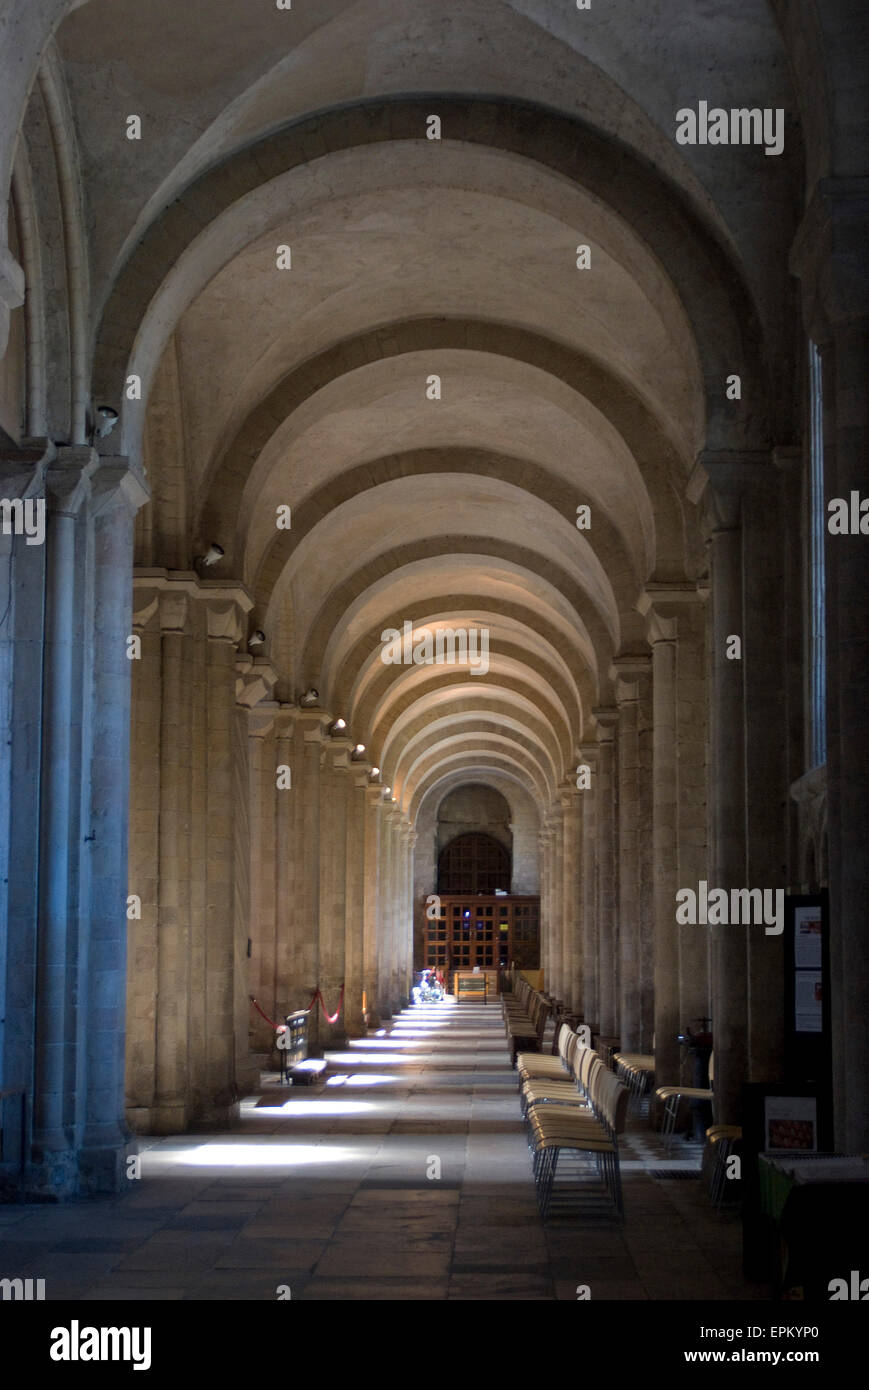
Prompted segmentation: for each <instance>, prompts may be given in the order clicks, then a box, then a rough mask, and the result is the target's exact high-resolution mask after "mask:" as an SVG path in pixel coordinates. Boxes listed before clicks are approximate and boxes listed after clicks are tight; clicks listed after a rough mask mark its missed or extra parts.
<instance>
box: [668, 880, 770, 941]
mask: <svg viewBox="0 0 869 1390" xmlns="http://www.w3.org/2000/svg"><path fill="white" fill-rule="evenodd" d="M676 904H677V906H676V921H677V922H678V923H679V925H680V926H688V925H690V926H697V925H699V926H701V927H705V926H710V927H719V926H721V927H726V926H732V927H739V926H742V927H751V926H755V927H760V926H763V927H765V928H766V933H765V934H766V935H767V936H781V934H782V932H783V931H784V926H785V892H784V889H783V888H731V890H730V892H729V893H728V891H727V889H726V888H710V887H709V885H708V884H707V882H706V880H705V879H701V880H700V883H699V884H698V886H697V892H696V893H695V891H694V889H693V888H680V889H678V891H677V893H676Z"/></svg>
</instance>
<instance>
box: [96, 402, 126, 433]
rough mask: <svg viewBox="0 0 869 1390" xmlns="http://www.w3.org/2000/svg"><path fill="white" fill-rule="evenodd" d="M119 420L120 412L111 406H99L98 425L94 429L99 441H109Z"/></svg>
mask: <svg viewBox="0 0 869 1390" xmlns="http://www.w3.org/2000/svg"><path fill="white" fill-rule="evenodd" d="M119 418H120V417H119V416H118V412H117V411H116V410H114V409H113V408H112V407H111V406H110V405H99V406H97V423H96V427H95V429H94V434H95V435H96V437H97V439H107V438H108V437H109V435H110V434H111V432H112V430H113V429H114V428H115V425H116V424H117V423H118V419H119Z"/></svg>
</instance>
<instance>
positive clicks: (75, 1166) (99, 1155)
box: [4, 1139, 138, 1202]
mask: <svg viewBox="0 0 869 1390" xmlns="http://www.w3.org/2000/svg"><path fill="white" fill-rule="evenodd" d="M137 1150H138V1146H137V1145H136V1143H135V1142H134V1141H133V1142H131V1141H130V1140H127V1139H125V1140H123V1141H122V1142H121V1143H117V1144H104V1145H90V1146H88V1147H87V1148H81V1149H57V1150H52V1151H50V1152H43V1154H42V1155H41V1156H40V1157H37V1158H34V1159H33V1160H32V1161H31V1162H30V1163H28V1165H27V1167H26V1169H25V1172H24V1175H23V1177H22V1178H20V1179H18V1178H14V1179H10V1180H9V1182H8V1183H4V1189H8V1190H9V1193H10V1195H12V1194H15V1195H18V1196H20V1197H23V1199H24V1200H25V1201H26V1202H64V1201H71V1200H74V1199H75V1198H79V1197H97V1196H109V1195H111V1196H119V1195H121V1194H122V1193H124V1192H127V1191H129V1190H130V1189H131V1188H132V1185H133V1181H134V1180H133V1179H131V1178H130V1177H129V1176H128V1164H127V1160H128V1159H129V1158H132V1157H134V1156H135V1154H136V1153H137Z"/></svg>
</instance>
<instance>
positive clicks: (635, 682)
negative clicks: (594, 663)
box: [609, 653, 652, 710]
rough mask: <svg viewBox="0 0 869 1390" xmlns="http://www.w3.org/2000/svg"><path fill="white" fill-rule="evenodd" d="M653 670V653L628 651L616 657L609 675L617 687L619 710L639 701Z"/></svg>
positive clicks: (616, 694)
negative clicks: (643, 687)
mask: <svg viewBox="0 0 869 1390" xmlns="http://www.w3.org/2000/svg"><path fill="white" fill-rule="evenodd" d="M651 672H652V658H651V655H647V654H643V653H637V654H636V655H634V654H629V653H626V654H625V655H624V656H617V657H616V658H615V659H614V661H613V662H612V664H611V666H610V669H609V677H610V680H611V681H612V683H613V686H614V687H615V696H616V705H617V706H618V708H619V710H621V709H622V706H623V705H631V704H636V703H637V701H638V700H639V698H640V694H641V690H642V686H643V685H644V683H645V682H646V681H647V680H648V678H649V676H650V675H651Z"/></svg>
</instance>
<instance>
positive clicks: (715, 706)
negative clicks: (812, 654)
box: [704, 458, 752, 1124]
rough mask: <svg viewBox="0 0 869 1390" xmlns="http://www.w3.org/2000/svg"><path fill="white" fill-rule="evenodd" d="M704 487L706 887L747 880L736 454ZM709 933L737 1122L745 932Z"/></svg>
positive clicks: (721, 1106) (719, 1047)
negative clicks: (737, 653)
mask: <svg viewBox="0 0 869 1390" xmlns="http://www.w3.org/2000/svg"><path fill="white" fill-rule="evenodd" d="M706 471H707V473H708V474H709V475H710V476H711V479H712V487H711V488H708V489H707V491H706V493H705V494H704V496H705V500H706V503H707V508H708V515H709V566H710V600H711V624H710V629H711V633H710V640H711V644H712V652H711V661H710V667H711V679H712V688H711V692H710V695H711V699H710V764H711V765H710V788H711V797H710V812H711V814H710V823H711V827H712V835H711V839H710V855H709V874H710V887H716V888H719V887H720V888H725V889H727V890H728V891H729V890H730V889H731V888H733V887H743V886H745V885H746V884H747V879H748V866H747V860H746V824H745V800H746V791H745V755H744V749H745V690H744V684H743V680H744V667H743V662H742V661H736V660H731V659H729V658H728V656H727V649H728V639H729V638H730V637H731V636H734V635H735V636H738V637H739V638H740V640H741V641H742V640H744V635H745V634H744V629H743V592H742V563H743V562H742V485H743V483H744V480H745V479H744V470H743V469H742V468H741V467H740V463H739V461H738V459H736V458H728V459H721V460H719V461H717V462H713V461H712V460H709V459H707V460H706ZM710 930H711V932H712V959H713V972H712V983H713V999H712V1028H713V1036H714V1041H715V1120H716V1123H718V1124H739V1123H740V1120H741V1110H742V1106H741V1091H740V1088H741V1086H742V1082H743V1081H745V1080H747V1079H748V995H747V988H746V984H747V969H748V954H747V946H748V942H747V934H748V931H749V930H752V929H751V928H748V927H744V926H714V927H712V928H711V929H710Z"/></svg>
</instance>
